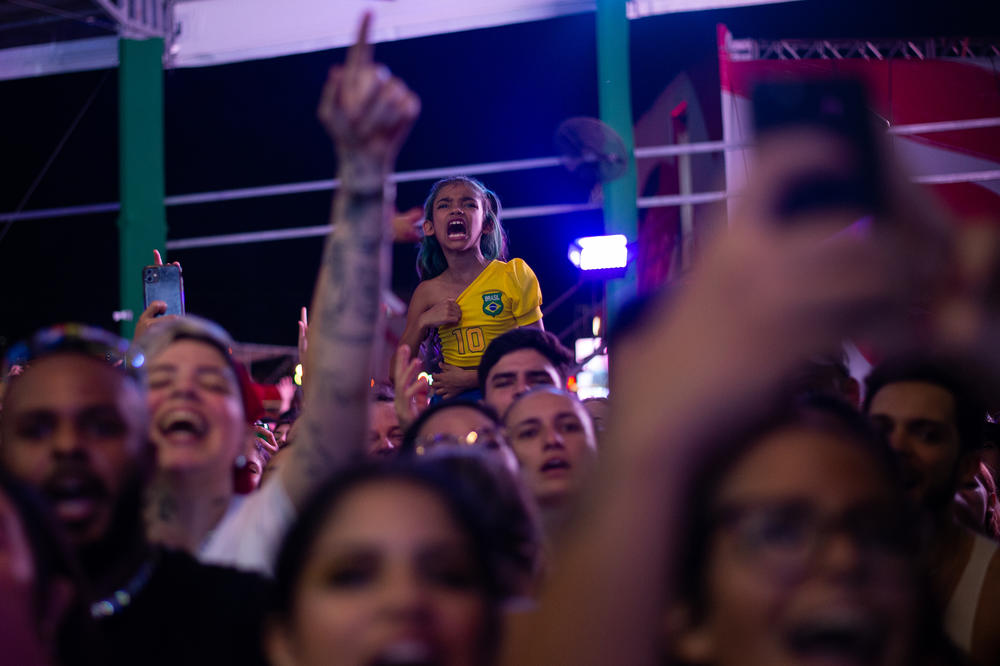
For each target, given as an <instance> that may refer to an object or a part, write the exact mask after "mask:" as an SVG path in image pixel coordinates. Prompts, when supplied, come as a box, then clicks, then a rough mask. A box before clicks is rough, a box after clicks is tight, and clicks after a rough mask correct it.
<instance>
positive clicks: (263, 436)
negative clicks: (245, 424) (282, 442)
mask: <svg viewBox="0 0 1000 666" xmlns="http://www.w3.org/2000/svg"><path fill="white" fill-rule="evenodd" d="M253 430H254V433H253V435H254V437H256V438H257V439H259V440H260V441H261V443H262V444H263V445H264V448H265V449H268V450H269V451H270V452H271V453H277V452H278V441H277V440H276V439H275V438H274V433H273V432H271V431H270V430H268V429H267V428H265V427H264V426H262V425H260V424H258V423H255V424H254V426H253Z"/></svg>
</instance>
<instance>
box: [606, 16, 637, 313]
mask: <svg viewBox="0 0 1000 666" xmlns="http://www.w3.org/2000/svg"><path fill="white" fill-rule="evenodd" d="M628 27H629V26H628V17H627V16H626V15H625V1H624V0H597V91H598V96H599V103H600V113H601V120H602V121H603V122H604V123H606V124H607V125H609V126H610V127H611V128H612V129H613V130H615V131H616V132H618V134H619V135H620V136H621V138H622V140H623V141H624V142H625V149H626V151H627V154H628V156H629V161H628V169H627V170H626V172H625V175H623V176H622V177H620V178H618V179H616V180H614V181H612V182H610V183H605V184H604V230H605V233H608V234H625V236H626V237H627V238H628V240H629V243H630V244H631V243H636V242H637V241H638V239H639V211H638V208H637V207H636V196H637V194H636V193H637V185H636V170H635V155H634V152H635V138H634V137H633V133H632V86H631V81H630V77H629V36H628ZM637 283H638V280H637V269H636V266H635V262H632V264H631V265H630V266H629V268H628V271H627V272H626V274H625V277H622V278H618V279H615V280H609V281H608V282H607V301H606V305H607V317H608V324H609V325H611V324H613V323H614V321H615V319H616V318H617V314H618V310H619V309H620V308H621V306H622V304H624V303H625V302H626V301H628V300H629V299H630V298H632V297H634V296H635V294H636V285H637Z"/></svg>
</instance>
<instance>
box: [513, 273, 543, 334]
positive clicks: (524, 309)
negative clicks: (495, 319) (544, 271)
mask: <svg viewBox="0 0 1000 666" xmlns="http://www.w3.org/2000/svg"><path fill="white" fill-rule="evenodd" d="M507 284H508V292H507V293H509V294H511V297H512V300H513V304H512V305H513V309H512V314H513V315H514V319H515V320H517V325H518V326H526V325H528V324H533V323H535V322H536V321H538V320H539V319H541V318H542V289H541V287H539V286H538V278H536V277H535V272H534V271H533V270H531V266H529V265H528V264H526V263H525V262H524V260H523V259H511V260H510V262H509V263H508V264H507Z"/></svg>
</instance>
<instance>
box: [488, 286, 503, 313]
mask: <svg viewBox="0 0 1000 666" xmlns="http://www.w3.org/2000/svg"><path fill="white" fill-rule="evenodd" d="M501 312H503V292H502V291H485V292H483V314H485V315H489V316H491V317H496V316H497V315H498V314H500V313H501Z"/></svg>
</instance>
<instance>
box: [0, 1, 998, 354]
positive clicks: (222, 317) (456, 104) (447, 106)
mask: <svg viewBox="0 0 1000 666" xmlns="http://www.w3.org/2000/svg"><path fill="white" fill-rule="evenodd" d="M931 4H944V5H945V7H944V8H943V9H936V10H931V9H930V5H931ZM987 4H989V3H986V2H976V3H973V2H951V3H930V2H906V3H903V2H895V3H877V2H876V3H873V2H857V1H855V0H850V1H846V2H835V1H833V0H827V1H826V2H814V1H813V0H808V1H806V2H800V3H794V4H790V5H779V6H765V7H757V8H744V9H737V10H725V11H721V10H720V11H713V12H698V13H692V14H686V15H666V16H658V17H651V18H646V19H642V20H639V21H633V22H632V24H631V33H632V77H633V79H632V87H633V112H634V114H635V115H636V116H639V115H641V114H642V113H643V112H644V111H645V110H646V109H647V108H648V107H649V106H650V104H651V103H652V102H653V100H654V99H655V98H656V96H657V95H658V94H659V92H660V91H661V90H662V89H663V88H664V86H666V85H667V84H668V83H669V82H670V81H671V80H672V79H673V78H674V76H676V74H678V73H679V72H681V71H683V70H688V69H691V68H692V67H696V66H698V65H703V64H705V63H706V62H708V63H712V62H714V59H715V57H716V55H715V24H716V23H719V22H723V23H726V24H728V25H729V27H730V29H731V30H732V31H733V33H734V34H735V35H736V36H737V37H742V36H753V37H779V36H780V37H790V38H792V37H902V36H906V37H911V36H944V35H965V34H973V35H980V34H983V33H984V31H988V30H992V31H993V33H994V34H996V33H998V32H1000V29H998V28H997V22H996V21H995V20H994V21H990V20H987V18H986V17H987V16H988V13H987V10H986V6H987ZM376 56H377V58H378V59H379V60H381V61H382V62H384V63H386V64H387V65H388V66H389V67H390V68H391V69H392V70H393V72H394V73H395V74H397V75H398V76H400V77H402V78H403V79H404V80H405V81H407V82H408V84H409V85H410V86H411V87H412V88H413V89H414V90H415V91H416V92H417V93H418V94H419V95H420V96H421V98H422V102H423V112H422V115H421V118H420V120H419V121H418V123H417V125H416V127H415V128H414V130H413V133H412V135H411V137H410V139H409V141H408V142H407V144H406V145H405V147H404V148H403V152H402V154H401V155H400V158H399V161H398V165H397V168H398V170H411V169H418V168H431V167H443V166H449V165H458V164H469V163H475V162H492V161H497V160H508V159H521V158H527V157H537V156H548V155H552V154H553V153H554V151H553V148H552V134H553V132H554V130H555V128H556V127H557V126H558V124H559V123H560V122H561V121H562V120H563V119H565V118H568V117H570V116H580V115H587V116H596V115H597V89H596V53H595V39H594V17H593V15H580V16H573V17H566V18H560V19H555V20H549V21H542V22H536V23H530V24H522V25H515V26H507V27H502V28H493V29H487V30H476V31H470V32H465V33H459V34H450V35H441V36H434V37H426V38H420V39H411V40H406V41H401V42H395V43H390V44H380V45H378V46H377V47H376ZM342 57H343V53H342V52H341V50H335V51H325V52H320V53H312V54H305V55H296V56H288V57H284V58H276V59H271V60H263V61H252V62H246V63H239V64H233V65H224V66H219V67H211V68H202V69H177V70H170V71H167V72H166V76H165V103H166V126H165V132H166V188H167V193H168V194H182V193H188V192H199V191H209V190H216V189H223V188H240V187H249V186H254V185H270V184H276V183H284V182H295V181H302V180H314V179H321V178H329V177H331V176H332V175H333V173H334V170H335V163H334V158H333V155H332V150H331V146H330V142H329V140H328V139H327V138H326V136H325V135H324V133H323V132H322V130H321V129H320V127H319V125H318V124H317V123H316V121H315V120H314V108H315V104H316V99H317V95H318V93H319V89H320V86H321V84H322V82H323V79H324V76H325V72H326V69H327V67H328V66H329V64H330V63H331V62H336V61H340V60H341V59H342ZM701 71H711V72H714V71H715V68H713V67H701ZM714 76H717V74H714ZM715 86H716V87H717V83H716V84H715ZM95 89H96V90H97V96H96V99H95V101H94V103H93V105H92V106H91V108H90V109H89V111H88V112H87V113H86V115H85V116H84V117H83V119H82V121H81V123H80V125H79V127H78V128H77V129H76V131H75V132H74V133H73V135H72V136H71V137H70V139H69V141H68V142H67V143H66V145H65V147H64V148H63V150H62V153H61V154H60V156H59V157H58V159H57V160H56V161H55V162H54V164H53V165H52V167H51V169H50V170H49V172H48V174H47V175H46V177H45V178H44V179H43V180H42V182H41V184H40V185H39V187H38V188H37V190H36V191H35V192H34V193H33V195H32V196H31V198H30V200H29V201H28V203H27V206H26V209H29V210H30V209H33V208H48V207H53V206H64V205H76V204H87V203H100V202H107V201H116V200H117V196H118V191H117V190H118V176H117V150H118V146H117V143H118V142H117V118H116V105H117V94H118V93H117V80H116V75H115V73H114V72H104V71H99V72H85V73H78V74H66V75H59V76H49V77H43V78H35V79H25V80H18V81H7V82H0V100H2V103H0V127H2V128H3V132H2V134H0V136H2V139H0V156H2V158H3V160H4V162H5V165H4V169H3V171H4V174H5V175H4V178H3V179H2V181H0V182H2V185H0V211H3V212H6V211H11V210H13V209H15V207H16V206H17V205H18V203H19V201H20V199H21V198H22V197H23V195H24V193H25V192H26V191H27V189H28V187H29V185H30V184H31V182H32V181H33V180H34V179H35V177H36V175H37V174H38V172H39V170H40V169H41V168H42V166H43V164H44V163H45V161H46V160H47V159H48V158H49V156H50V154H51V152H52V150H53V149H54V148H55V146H56V144H57V142H58V141H59V139H60V137H61V136H62V134H63V133H64V132H65V131H66V129H67V127H68V126H69V124H70V123H71V121H72V120H73V118H74V117H75V116H76V114H77V113H78V112H79V110H80V108H81V107H82V105H83V104H84V102H85V101H86V100H87V98H88V97H90V95H91V94H93V93H94V91H95ZM716 138H721V136H719V137H716ZM484 180H485V181H486V183H487V184H488V185H489V186H490V187H492V188H493V189H494V190H496V191H497V192H498V193H499V195H500V197H501V199H502V201H503V203H504V205H505V206H507V207H515V206H524V205H540V204H552V203H567V202H581V201H585V200H586V198H587V191H586V188H585V187H582V186H581V185H580V184H578V183H576V182H575V181H573V180H572V179H571V178H570V177H569V176H568V175H567V174H564V173H562V172H561V171H560V170H558V169H549V170H541V171H530V172H526V173H523V174H500V175H489V176H486V177H484ZM428 185H429V183H424V182H421V183H415V184H407V185H403V186H400V188H399V201H398V203H399V206H400V207H401V208H407V207H410V206H413V205H418V204H420V203H421V202H422V200H423V197H424V194H425V192H426V189H427V187H428ZM328 210H329V196H328V195H326V194H306V195H294V196H282V197H271V198H262V199H249V200H243V201H236V202H229V203H216V204H206V205H197V206H183V207H171V208H168V212H167V221H168V225H169V232H168V233H169V237H170V238H187V237H191V236H204V235H215V234H219V233H230V232H237V231H248V230H258V229H272V228H281V227H298V226H311V225H316V224H322V223H325V221H326V218H327V213H328ZM601 225H602V221H601V217H600V215H599V214H598V213H593V214H586V215H567V216H558V217H551V218H544V219H531V220H527V219H525V220H510V221H509V222H508V224H507V225H506V226H507V229H508V233H509V235H510V240H511V248H512V254H513V255H514V256H521V257H523V258H524V259H525V260H526V261H528V263H529V264H530V265H531V266H533V267H534V269H535V271H536V272H537V273H538V276H539V279H540V281H541V284H542V288H543V290H544V292H545V295H546V298H547V300H549V301H551V300H553V299H554V298H555V297H556V296H558V295H559V294H560V293H561V292H562V291H564V290H565V289H566V288H567V287H569V286H570V285H572V284H573V283H574V282H575V280H576V274H575V269H574V268H573V267H572V266H571V265H570V264H569V263H568V261H567V260H566V247H567V245H568V243H569V242H570V240H572V239H573V238H575V237H577V236H581V235H587V234H589V233H599V232H600V231H601ZM320 249H321V240H320V239H318V238H314V239H304V240H291V241H278V242H271V243H257V244H248V245H239V246H232V247H214V248H206V249H192V250H185V251H177V252H174V253H171V255H170V257H169V259H171V260H179V261H181V262H182V264H183V266H184V276H185V287H186V294H187V301H188V309H189V311H190V312H193V313H197V314H201V315H204V316H207V317H210V318H212V319H216V320H218V321H219V322H220V323H222V324H223V325H224V326H226V327H227V328H229V329H230V331H231V332H232V333H233V334H234V336H235V337H236V338H237V339H239V340H243V341H248V342H264V343H273V344H289V345H291V344H294V343H295V335H296V333H295V331H296V327H295V321H296V319H297V314H298V308H299V307H300V306H301V305H303V304H306V303H307V302H308V300H309V298H310V294H311V290H312V282H313V279H314V276H315V270H316V266H317V264H318V259H319V254H320ZM414 256H415V249H414V248H412V247H399V246H397V249H396V251H395V261H394V264H395V267H394V268H395V270H394V280H393V286H394V289H395V291H396V292H397V294H399V295H400V296H401V297H403V298H404V299H406V298H408V297H409V294H410V292H411V291H412V289H413V288H414V286H415V285H416V276H415V273H414V271H413V258H414ZM136 279H139V276H138V275H137V276H136ZM0 285H2V287H0V289H2V291H0V293H2V299H3V309H2V312H3V314H2V315H0V345H3V344H4V343H5V342H6V343H9V342H11V341H13V340H14V339H16V338H19V337H22V336H24V335H26V334H27V333H29V332H30V331H32V330H34V329H35V328H37V327H39V326H41V325H44V324H49V323H53V322H56V321H64V320H71V319H72V320H80V321H85V322H89V323H93V324H97V325H101V326H105V327H108V328H111V327H113V324H112V322H111V317H110V315H111V312H112V311H113V310H115V309H117V307H118V305H117V302H118V286H117V285H118V282H117V231H116V228H115V215H114V214H107V215H93V216H86V217H73V218H65V219H47V220H38V221H30V222H17V223H15V224H14V225H13V227H12V228H11V229H10V232H9V233H8V234H7V236H6V238H4V239H3V240H2V241H0ZM591 298H592V293H591V290H590V289H589V288H587V289H583V290H581V292H580V293H578V295H577V297H576V298H575V299H571V301H570V303H568V304H567V305H565V306H563V307H562V308H560V309H559V310H557V311H556V312H555V313H553V314H552V315H551V317H547V318H546V323H547V327H548V328H550V329H552V330H555V331H557V332H558V331H560V330H562V329H563V328H564V327H566V326H567V325H568V324H569V323H570V322H571V321H572V320H573V318H574V311H575V308H576V307H577V306H579V305H581V304H583V303H586V302H589V301H590V300H591Z"/></svg>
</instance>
